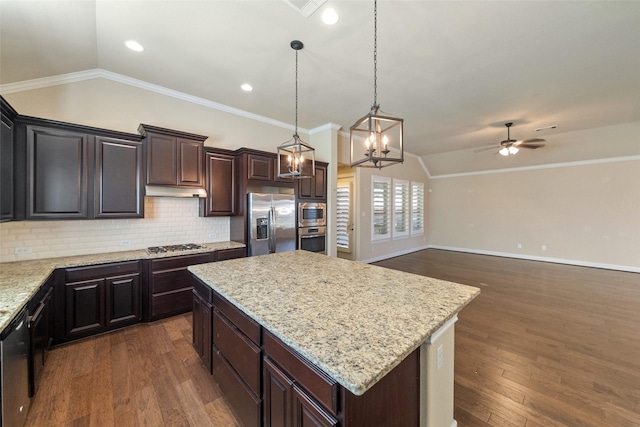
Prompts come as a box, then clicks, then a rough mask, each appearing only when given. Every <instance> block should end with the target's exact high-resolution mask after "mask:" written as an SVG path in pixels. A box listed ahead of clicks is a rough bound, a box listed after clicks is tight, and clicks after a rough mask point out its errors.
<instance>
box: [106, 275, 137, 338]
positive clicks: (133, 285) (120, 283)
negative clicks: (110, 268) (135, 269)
mask: <svg viewBox="0 0 640 427" xmlns="http://www.w3.org/2000/svg"><path fill="white" fill-rule="evenodd" d="M105 286H106V294H107V297H106V303H107V304H106V312H107V321H106V325H107V326H108V327H110V326H114V327H118V326H123V325H125V324H133V323H137V322H138V321H139V320H140V312H141V310H140V275H138V274H131V275H127V276H120V277H109V278H107V279H106V280H105Z"/></svg>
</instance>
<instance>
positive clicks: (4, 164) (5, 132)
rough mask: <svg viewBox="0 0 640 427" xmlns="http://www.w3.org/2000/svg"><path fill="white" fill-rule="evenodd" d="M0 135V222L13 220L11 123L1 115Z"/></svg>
mask: <svg viewBox="0 0 640 427" xmlns="http://www.w3.org/2000/svg"><path fill="white" fill-rule="evenodd" d="M1 126H2V129H1V131H0V132H1V133H0V221H9V220H12V219H13V122H12V121H11V120H10V119H9V117H7V116H5V115H4V114H2V123H1Z"/></svg>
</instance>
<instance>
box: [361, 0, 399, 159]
mask: <svg viewBox="0 0 640 427" xmlns="http://www.w3.org/2000/svg"><path fill="white" fill-rule="evenodd" d="M373 17H374V20H373V105H372V106H371V111H369V114H367V115H366V116H364V117H362V118H361V119H359V120H358V121H356V122H355V123H354V124H353V126H351V128H350V132H349V145H350V149H351V167H353V166H360V167H369V168H378V169H381V168H383V167H386V166H391V165H393V164H395V163H403V162H404V149H403V146H402V126H403V123H404V119H401V118H398V117H393V116H390V115H387V114H386V113H384V115H383V114H380V105H378V75H377V74H378V3H377V0H374V2H373Z"/></svg>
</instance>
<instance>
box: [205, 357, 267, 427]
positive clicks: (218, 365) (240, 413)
mask: <svg viewBox="0 0 640 427" xmlns="http://www.w3.org/2000/svg"><path fill="white" fill-rule="evenodd" d="M212 359H213V378H214V379H215V380H216V382H217V383H218V386H219V387H220V389H221V390H222V392H223V393H224V397H225V399H226V400H227V402H229V404H230V405H231V407H232V408H233V410H234V412H235V414H236V416H237V417H238V418H239V419H240V421H242V424H244V426H245V427H259V426H260V420H261V419H262V401H261V400H260V399H259V398H258V397H257V396H256V395H254V394H253V393H252V392H251V391H250V390H249V389H248V388H247V386H246V385H245V384H244V383H243V382H242V380H240V378H239V377H238V375H237V374H236V372H235V371H234V370H233V368H231V366H230V365H229V363H228V362H227V361H226V360H225V359H224V357H223V356H222V355H221V354H220V351H219V350H218V349H217V348H216V347H215V346H213V355H212Z"/></svg>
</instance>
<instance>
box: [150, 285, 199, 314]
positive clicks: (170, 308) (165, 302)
mask: <svg viewBox="0 0 640 427" xmlns="http://www.w3.org/2000/svg"><path fill="white" fill-rule="evenodd" d="M192 309H193V293H192V290H191V287H188V288H185V289H180V290H178V291H173V292H165V293H162V294H156V295H152V296H151V316H152V317H153V318H154V319H155V318H157V317H158V316H162V317H166V316H168V315H173V314H180V313H186V312H187V311H191V310H192Z"/></svg>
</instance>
